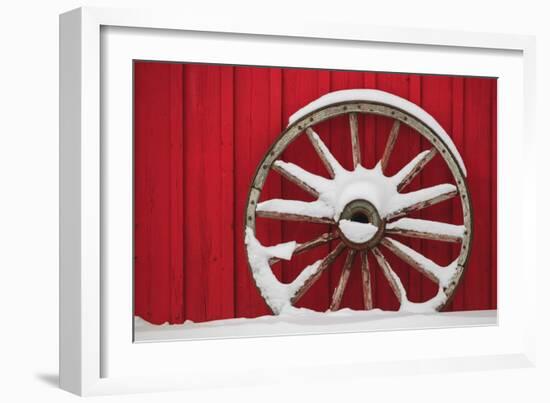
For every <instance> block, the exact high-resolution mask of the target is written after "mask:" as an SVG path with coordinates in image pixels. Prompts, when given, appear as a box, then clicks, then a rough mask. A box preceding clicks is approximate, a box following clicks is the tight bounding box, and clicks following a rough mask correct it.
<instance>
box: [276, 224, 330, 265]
mask: <svg viewBox="0 0 550 403" xmlns="http://www.w3.org/2000/svg"><path fill="white" fill-rule="evenodd" d="M339 237H340V234H339V233H338V232H336V231H335V232H332V233H330V232H327V233H324V234H323V235H321V236H320V237H318V238H315V239H312V240H311V241H307V242H304V243H301V244H299V245H298V246H296V249H294V253H293V254H292V257H294V256H296V255H299V254H300V253H304V252H306V251H308V250H310V249H313V248H316V247H317V246H321V245H324V244H326V243H328V242H330V241H332V240H334V239H338V238H339ZM280 261H281V259H279V258H278V257H272V258H271V259H269V264H270V265H272V264H275V263H277V262H280Z"/></svg>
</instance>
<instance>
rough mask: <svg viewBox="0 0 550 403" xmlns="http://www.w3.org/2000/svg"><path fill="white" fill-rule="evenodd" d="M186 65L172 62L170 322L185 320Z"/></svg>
mask: <svg viewBox="0 0 550 403" xmlns="http://www.w3.org/2000/svg"><path fill="white" fill-rule="evenodd" d="M182 67H183V66H182V65H181V64H171V65H170V187H169V191H170V210H169V213H170V323H183V320H184V318H183V314H184V307H183V280H184V279H183V242H184V239H183V225H184V224H183V68H182Z"/></svg>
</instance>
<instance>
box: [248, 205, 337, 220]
mask: <svg viewBox="0 0 550 403" xmlns="http://www.w3.org/2000/svg"><path fill="white" fill-rule="evenodd" d="M256 216H258V217H264V218H273V219H276V220H286V221H307V222H315V223H325V224H333V223H334V221H333V220H332V218H330V217H332V216H333V212H332V208H331V207H329V206H327V205H326V204H325V203H324V202H322V201H320V200H316V201H313V202H305V201H301V200H284V199H271V200H266V201H264V202H262V203H259V204H258V206H257V207H256Z"/></svg>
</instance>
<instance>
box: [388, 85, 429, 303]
mask: <svg viewBox="0 0 550 403" xmlns="http://www.w3.org/2000/svg"><path fill="white" fill-rule="evenodd" d="M422 89H423V76H420V75H416V74H411V75H409V96H408V99H409V100H410V101H411V102H414V103H415V104H417V105H420V104H421V103H422ZM426 149H428V147H427V145H426V143H425V142H424V141H422V136H421V135H420V134H419V133H417V132H416V131H414V130H412V129H410V128H408V127H403V128H402V132H401V134H400V139H399V144H398V146H397V147H396V150H395V151H396V155H395V157H396V160H397V162H398V164H397V166H395V169H400V168H401V167H402V166H404V165H405V164H407V163H408V162H409V161H411V160H412V159H413V158H414V157H415V156H416V155H418V154H419V153H420V152H421V151H424V150H426ZM427 168H428V167H426V169H427ZM421 181H422V175H419V176H418V177H417V179H416V180H413V181H412V182H411V183H410V184H408V185H407V187H406V188H405V189H404V191H406V192H410V191H414V190H418V189H420V188H421V187H422V182H421ZM401 241H402V242H403V243H404V244H406V245H408V246H410V247H411V248H413V249H414V250H416V251H419V252H422V251H423V249H422V248H423V241H421V240H418V239H412V238H409V239H404V238H403V239H401ZM406 270H407V278H408V289H407V297H408V299H409V300H411V301H415V302H420V301H424V300H425V299H424V296H423V294H422V284H423V283H424V281H426V280H425V278H424V276H423V275H422V274H420V273H419V272H418V271H416V270H414V269H412V268H411V267H410V266H409V267H407V268H406Z"/></svg>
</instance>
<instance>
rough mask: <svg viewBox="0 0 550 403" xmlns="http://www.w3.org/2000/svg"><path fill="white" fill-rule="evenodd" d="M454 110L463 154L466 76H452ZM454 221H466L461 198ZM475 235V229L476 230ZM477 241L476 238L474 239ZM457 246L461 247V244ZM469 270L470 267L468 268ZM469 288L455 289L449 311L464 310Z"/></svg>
mask: <svg viewBox="0 0 550 403" xmlns="http://www.w3.org/2000/svg"><path fill="white" fill-rule="evenodd" d="M452 99H453V102H452V110H453V113H452V115H453V123H452V130H451V135H452V139H453V142H454V144H455V146H456V148H457V149H458V151H459V152H460V153H461V154H462V155H463V154H464V151H465V142H466V138H465V133H464V78H463V77H453V78H452ZM466 180H467V183H470V179H469V178H467V179H466ZM452 215H453V223H454V224H462V223H463V222H464V218H463V211H462V205H461V202H460V200H458V198H456V199H455V200H453V212H452ZM474 235H475V231H474ZM474 242H475V240H474ZM456 247H458V248H460V246H459V245H457V246H456ZM456 247H453V253H454V256H457V255H458V252H459V251H458V250H457V249H456ZM466 270H468V269H466ZM466 293H467V289H466V287H465V286H464V284H461V285H460V286H459V287H458V288H457V289H456V291H455V295H454V297H453V302H452V304H451V306H449V308H448V310H449V311H462V310H464V308H465V299H466Z"/></svg>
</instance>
